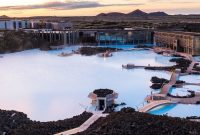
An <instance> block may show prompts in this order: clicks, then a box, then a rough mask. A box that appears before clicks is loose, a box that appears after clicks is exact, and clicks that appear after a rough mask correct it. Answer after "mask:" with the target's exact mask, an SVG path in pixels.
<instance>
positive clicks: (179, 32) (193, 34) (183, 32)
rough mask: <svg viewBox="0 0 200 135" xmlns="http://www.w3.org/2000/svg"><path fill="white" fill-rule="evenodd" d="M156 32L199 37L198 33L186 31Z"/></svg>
mask: <svg viewBox="0 0 200 135" xmlns="http://www.w3.org/2000/svg"><path fill="white" fill-rule="evenodd" d="M156 32H162V33H173V34H180V35H190V36H200V33H199V32H186V31H156Z"/></svg>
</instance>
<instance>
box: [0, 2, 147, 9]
mask: <svg viewBox="0 0 200 135" xmlns="http://www.w3.org/2000/svg"><path fill="white" fill-rule="evenodd" d="M130 5H134V6H137V5H144V4H143V3H132V4H101V3H98V2H92V1H66V2H48V3H44V4H38V5H21V6H2V7H0V10H27V9H45V8H46V9H55V10H70V9H80V8H96V7H106V6H130Z"/></svg>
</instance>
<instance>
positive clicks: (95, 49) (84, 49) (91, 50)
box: [78, 47, 121, 56]
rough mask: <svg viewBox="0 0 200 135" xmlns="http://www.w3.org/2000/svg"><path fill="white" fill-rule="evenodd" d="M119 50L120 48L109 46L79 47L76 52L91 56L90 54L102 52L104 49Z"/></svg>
mask: <svg viewBox="0 0 200 135" xmlns="http://www.w3.org/2000/svg"><path fill="white" fill-rule="evenodd" d="M119 50H121V49H117V48H110V47H81V48H79V50H78V52H79V53H80V54H81V55H86V56H91V55H96V54H99V53H104V52H106V51H110V52H115V51H119Z"/></svg>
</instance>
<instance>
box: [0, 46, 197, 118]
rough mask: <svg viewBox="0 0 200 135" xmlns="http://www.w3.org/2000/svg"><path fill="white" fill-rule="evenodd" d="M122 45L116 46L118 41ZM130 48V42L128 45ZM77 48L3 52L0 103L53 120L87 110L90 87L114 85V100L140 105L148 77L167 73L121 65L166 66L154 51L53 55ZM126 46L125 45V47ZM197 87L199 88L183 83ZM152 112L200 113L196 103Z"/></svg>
mask: <svg viewBox="0 0 200 135" xmlns="http://www.w3.org/2000/svg"><path fill="white" fill-rule="evenodd" d="M119 47H121V46H119ZM130 47H132V46H130ZM77 48H78V47H77V46H76V47H67V48H65V49H63V50H56V51H55V50H54V51H40V50H37V49H34V50H28V51H23V52H18V53H11V54H4V55H2V56H3V58H0V76H1V78H0V86H1V88H0V91H1V94H0V108H1V109H4V110H16V111H21V112H24V113H26V114H27V115H28V117H29V118H31V119H32V120H37V121H52V120H59V119H65V118H70V117H72V116H75V115H78V114H81V113H82V112H83V111H84V110H88V109H90V106H91V105H90V103H91V101H90V99H89V98H88V97H87V96H88V94H89V93H90V92H92V91H93V90H95V89H99V88H109V89H112V90H115V91H116V92H117V93H118V94H119V97H118V99H117V100H116V101H117V103H121V102H124V103H126V106H128V107H133V108H135V109H137V108H140V107H142V105H143V104H144V99H145V97H146V96H147V95H149V94H151V91H152V92H153V93H156V92H158V91H155V90H152V89H151V88H150V87H149V86H150V85H151V82H150V79H151V77H152V76H158V77H160V78H166V79H169V78H170V76H171V73H169V72H164V71H163V72H162V71H149V70H144V69H133V70H126V69H122V64H128V63H131V64H135V65H142V66H147V65H148V64H150V65H151V66H169V65H174V63H171V62H169V60H170V58H171V57H166V56H161V55H158V54H156V53H154V52H153V51H148V50H143V51H122V52H115V53H113V57H110V58H101V57H98V56H97V55H94V56H81V55H73V56H69V57H59V56H57V55H58V54H60V53H61V52H70V51H71V50H75V49H77ZM126 48H128V46H126ZM199 79H200V77H199V76H186V77H185V78H184V77H183V78H180V80H186V81H187V82H199V81H200V80H199ZM185 89H192V90H198V87H194V86H185V88H182V89H181V90H176V91H174V93H175V94H176V93H178V92H180V95H181V94H183V95H184V94H185V93H184V92H185V91H184V90H185ZM150 113H152V114H158V115H161V114H166V113H168V115H170V116H179V117H186V116H192V115H198V114H200V107H199V106H196V105H165V106H160V107H157V108H155V109H153V110H151V111H150Z"/></svg>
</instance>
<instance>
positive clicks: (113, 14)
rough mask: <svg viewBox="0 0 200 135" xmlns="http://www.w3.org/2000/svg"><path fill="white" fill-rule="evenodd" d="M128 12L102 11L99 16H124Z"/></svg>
mask: <svg viewBox="0 0 200 135" xmlns="http://www.w3.org/2000/svg"><path fill="white" fill-rule="evenodd" d="M124 15H126V14H124V13H119V12H111V13H107V14H106V13H101V14H98V15H97V16H124Z"/></svg>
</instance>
